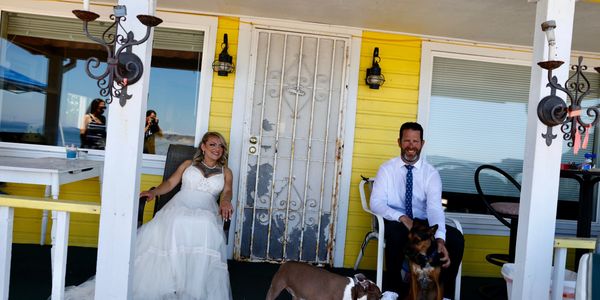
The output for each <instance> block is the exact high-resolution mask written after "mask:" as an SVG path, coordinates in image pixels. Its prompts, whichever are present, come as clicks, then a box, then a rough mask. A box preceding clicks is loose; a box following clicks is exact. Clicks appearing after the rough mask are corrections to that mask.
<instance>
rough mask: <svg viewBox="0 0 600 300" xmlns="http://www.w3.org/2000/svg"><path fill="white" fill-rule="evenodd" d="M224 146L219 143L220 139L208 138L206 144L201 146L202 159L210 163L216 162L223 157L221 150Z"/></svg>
mask: <svg viewBox="0 0 600 300" xmlns="http://www.w3.org/2000/svg"><path fill="white" fill-rule="evenodd" d="M224 148H225V145H223V143H222V142H221V139H220V138H218V137H216V136H211V137H209V138H208V140H207V141H206V143H203V144H202V151H204V158H205V159H208V160H211V161H218V160H219V159H220V158H221V156H223V149H224Z"/></svg>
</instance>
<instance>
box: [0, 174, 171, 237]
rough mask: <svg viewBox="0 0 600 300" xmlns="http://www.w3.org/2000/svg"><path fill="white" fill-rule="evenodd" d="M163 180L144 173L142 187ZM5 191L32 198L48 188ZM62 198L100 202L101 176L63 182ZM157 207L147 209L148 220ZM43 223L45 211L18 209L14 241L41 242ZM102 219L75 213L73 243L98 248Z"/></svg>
mask: <svg viewBox="0 0 600 300" xmlns="http://www.w3.org/2000/svg"><path fill="white" fill-rule="evenodd" d="M161 179H162V176H157V175H143V176H142V178H141V184H140V188H141V189H142V190H145V189H148V188H150V187H151V186H156V185H158V184H159V183H160V182H161ZM2 190H3V191H4V192H6V193H8V194H11V195H20V196H31V197H43V196H44V187H43V186H41V185H31V184H13V183H8V184H7V185H6V187H4V188H3V189H2ZM59 198H60V199H65V200H70V199H77V200H79V201H89V202H93V203H100V184H99V182H98V178H93V179H88V180H83V181H79V182H74V183H69V184H64V185H61V186H60V195H59ZM135 201H137V199H135ZM153 210H154V202H150V203H149V205H147V206H146V208H145V210H144V220H146V221H147V220H149V219H150V218H151V217H152V212H153ZM41 222H42V212H41V211H39V210H34V209H20V208H17V209H15V222H14V229H13V242H14V243H23V244H37V243H39V239H40V226H41ZM98 222H99V216H98V215H89V214H78V213H74V214H71V223H70V228H69V245H71V246H83V247H97V245H98ZM51 224H52V220H51V219H49V222H48V229H50V228H51V226H52V225H51ZM46 243H50V230H48V232H47V233H46Z"/></svg>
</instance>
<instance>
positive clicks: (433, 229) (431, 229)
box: [429, 224, 438, 235]
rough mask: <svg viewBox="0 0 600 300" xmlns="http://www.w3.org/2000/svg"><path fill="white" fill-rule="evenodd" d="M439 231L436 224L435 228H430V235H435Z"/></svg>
mask: <svg viewBox="0 0 600 300" xmlns="http://www.w3.org/2000/svg"><path fill="white" fill-rule="evenodd" d="M437 230H438V224H434V225H433V226H431V227H429V233H431V235H435V232H436V231H437Z"/></svg>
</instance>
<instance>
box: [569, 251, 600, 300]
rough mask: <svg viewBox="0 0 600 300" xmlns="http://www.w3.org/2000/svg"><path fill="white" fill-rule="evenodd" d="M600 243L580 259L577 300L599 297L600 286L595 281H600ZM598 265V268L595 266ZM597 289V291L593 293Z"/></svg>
mask: <svg viewBox="0 0 600 300" xmlns="http://www.w3.org/2000/svg"><path fill="white" fill-rule="evenodd" d="M598 246H600V245H599V243H598V242H597V241H596V243H595V248H596V249H595V252H590V253H585V254H583V255H582V256H581V258H580V259H579V268H578V270H577V282H576V284H575V300H587V299H598V298H600V295H598V290H599V289H598V286H594V285H593V283H594V281H596V282H597V281H598V277H600V270H599V269H598V267H597V266H598V260H600V254H599V253H600V251H599V250H600V249H599V247H598ZM594 265H596V268H594ZM594 290H595V292H596V293H593V292H594Z"/></svg>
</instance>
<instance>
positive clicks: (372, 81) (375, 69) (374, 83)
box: [365, 47, 385, 90]
mask: <svg viewBox="0 0 600 300" xmlns="http://www.w3.org/2000/svg"><path fill="white" fill-rule="evenodd" d="M380 61H381V58H380V57H379V48H378V47H375V50H373V64H372V66H371V67H370V68H368V69H367V77H366V78H365V82H366V83H367V85H368V86H369V88H371V89H376V90H377V89H379V87H380V86H382V85H383V83H384V82H385V77H384V76H383V74H381V68H380V67H379V62H380Z"/></svg>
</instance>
